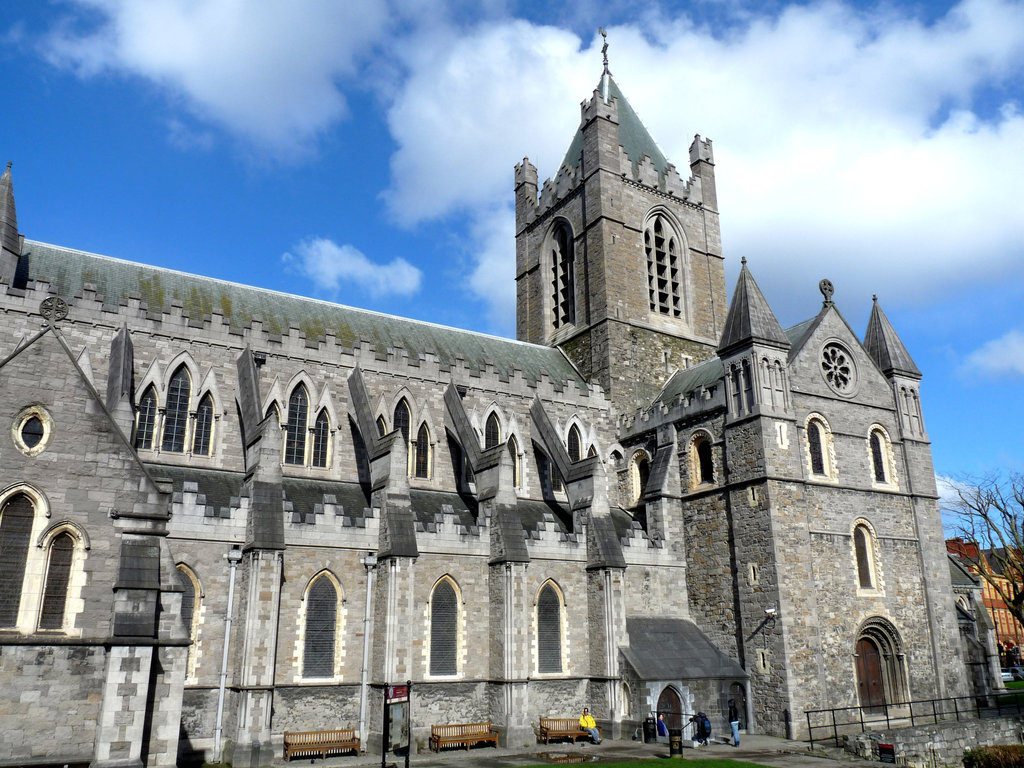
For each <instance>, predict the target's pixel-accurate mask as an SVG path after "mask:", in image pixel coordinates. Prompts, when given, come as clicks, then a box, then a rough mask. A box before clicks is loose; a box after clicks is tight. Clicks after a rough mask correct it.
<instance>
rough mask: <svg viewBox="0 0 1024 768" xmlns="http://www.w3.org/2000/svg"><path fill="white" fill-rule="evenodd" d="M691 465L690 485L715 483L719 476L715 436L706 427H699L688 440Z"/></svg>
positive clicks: (693, 486)
mask: <svg viewBox="0 0 1024 768" xmlns="http://www.w3.org/2000/svg"><path fill="white" fill-rule="evenodd" d="M686 445H687V447H688V450H687V453H688V456H689V465H690V487H691V488H697V487H699V486H701V485H714V484H715V483H716V482H717V480H718V476H719V472H718V466H717V462H716V461H715V452H714V445H715V436H714V435H712V434H711V432H710V431H709V430H708V429H706V428H705V427H697V428H696V429H694V430H693V431H691V432H690V435H689V437H688V438H687V440H686Z"/></svg>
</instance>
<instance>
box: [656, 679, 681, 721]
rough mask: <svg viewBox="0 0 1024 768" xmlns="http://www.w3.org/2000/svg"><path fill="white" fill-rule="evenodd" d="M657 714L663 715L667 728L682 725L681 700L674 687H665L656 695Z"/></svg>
mask: <svg viewBox="0 0 1024 768" xmlns="http://www.w3.org/2000/svg"><path fill="white" fill-rule="evenodd" d="M658 714H659V715H664V716H665V726H666V727H668V728H682V727H683V702H682V700H681V699H680V698H679V694H678V693H676V691H675V689H674V688H665V690H663V691H662V692H661V696H659V697H658Z"/></svg>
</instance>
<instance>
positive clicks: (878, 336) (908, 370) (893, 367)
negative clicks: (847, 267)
mask: <svg viewBox="0 0 1024 768" xmlns="http://www.w3.org/2000/svg"><path fill="white" fill-rule="evenodd" d="M872 300H873V302H874V303H873V304H872V306H871V317H870V318H869V319H868V329H867V331H865V332H864V349H865V350H866V351H867V353H868V355H870V356H871V359H872V360H874V361H875V365H877V366H878V369H879V370H880V371H881V372H882V373H883V374H885V377H886V378H887V379H888V380H889V384H890V385H891V386H892V392H893V397H894V398H895V400H896V410H897V412H898V414H899V421H900V431H901V432H902V433H903V436H904V437H906V438H910V439H912V440H926V439H927V434H926V433H925V431H924V415H923V413H922V411H921V395H920V386H921V370H920V369H919V368H918V367H917V365H916V364H915V363H914V360H913V358H911V357H910V353H909V352H908V351H907V348H906V346H904V344H903V340H902V339H900V337H899V334H898V333H896V329H895V328H893V327H892V323H890V322H889V318H887V317H886V316H885V312H883V311H882V307H881V306H880V305H879V303H878V297H877V296H873V297H872Z"/></svg>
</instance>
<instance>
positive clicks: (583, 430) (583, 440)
mask: <svg viewBox="0 0 1024 768" xmlns="http://www.w3.org/2000/svg"><path fill="white" fill-rule="evenodd" d="M573 428H575V429H576V432H577V433H578V434H579V439H580V456H579V458H580V460H582V459H584V458H586V455H587V448H589V447H590V446H591V445H593V442H589V441H588V439H587V438H588V435H590V434H591V432H592V430H590V429H588V428H587V425H586V423H585V422H584V421H583V419H581V418H580V417H579V415H578V414H575V413H574V414H572V415H571V416H570V417H569V418H568V419H566V422H565V429H564V430H563V431H562V444H563V445H565V447H566V450H568V448H569V437H570V435H571V434H572V430H573Z"/></svg>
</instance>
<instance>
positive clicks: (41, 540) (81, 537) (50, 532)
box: [36, 520, 92, 552]
mask: <svg viewBox="0 0 1024 768" xmlns="http://www.w3.org/2000/svg"><path fill="white" fill-rule="evenodd" d="M61 533H70V534H71V538H73V539H74V540H75V542H76V545H77V544H81V548H82V550H83V551H86V552H88V551H89V550H90V549H92V542H91V541H90V540H89V534H88V533H86V532H85V528H83V527H82V526H81V525H79V524H78V523H76V522H74V521H73V520H58V521H57V522H54V523H51V524H50V525H48V526H47V527H46V529H45V530H43V531H42V533H40V534H39V536H38V538H37V539H36V548H37V549H46V548H47V547H48V546H50V542H51V541H53V539H54V537H56V536H58V535H60V534H61Z"/></svg>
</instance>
